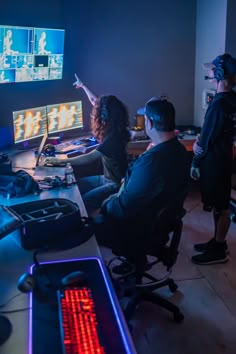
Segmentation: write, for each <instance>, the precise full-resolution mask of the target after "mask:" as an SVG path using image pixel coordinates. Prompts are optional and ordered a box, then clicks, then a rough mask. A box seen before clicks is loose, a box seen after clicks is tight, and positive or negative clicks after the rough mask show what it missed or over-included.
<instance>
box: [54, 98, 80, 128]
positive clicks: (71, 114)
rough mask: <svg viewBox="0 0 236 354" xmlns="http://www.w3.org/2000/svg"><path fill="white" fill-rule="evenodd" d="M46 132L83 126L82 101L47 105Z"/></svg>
mask: <svg viewBox="0 0 236 354" xmlns="http://www.w3.org/2000/svg"><path fill="white" fill-rule="evenodd" d="M47 117H48V133H56V132H61V131H65V130H70V129H75V128H83V112H82V101H76V102H67V103H58V104H53V105H49V106H47Z"/></svg>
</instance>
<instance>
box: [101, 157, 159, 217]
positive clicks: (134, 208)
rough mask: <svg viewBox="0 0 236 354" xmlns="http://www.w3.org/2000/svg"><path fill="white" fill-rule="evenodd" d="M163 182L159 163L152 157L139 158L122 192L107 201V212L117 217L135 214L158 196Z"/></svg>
mask: <svg viewBox="0 0 236 354" xmlns="http://www.w3.org/2000/svg"><path fill="white" fill-rule="evenodd" d="M163 184H164V183H163V179H162V178H161V175H160V173H158V165H157V163H156V162H154V161H153V160H152V159H143V158H139V159H138V160H137V161H136V163H135V166H134V167H133V170H132V172H131V175H130V177H129V179H128V181H127V182H125V185H124V188H123V190H122V192H121V193H120V194H119V193H118V194H117V196H116V198H114V199H112V200H109V201H108V202H107V203H106V205H105V209H106V210H105V212H106V214H107V215H109V216H111V217H113V218H117V219H125V218H128V217H132V216H134V215H135V214H136V213H137V212H138V211H140V210H142V208H144V207H145V206H146V205H147V204H148V203H150V200H152V199H153V198H155V197H158V195H159V194H160V193H161V191H162V190H163Z"/></svg>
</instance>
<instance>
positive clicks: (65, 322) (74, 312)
mask: <svg viewBox="0 0 236 354" xmlns="http://www.w3.org/2000/svg"><path fill="white" fill-rule="evenodd" d="M59 309H60V312H59V314H60V324H61V329H62V338H63V346H64V353H65V354H105V350H104V347H103V346H102V345H101V340H100V338H99V335H98V333H99V331H98V329H99V328H98V321H97V316H96V312H95V306H94V300H93V296H92V292H91V290H90V289H89V288H87V287H82V288H72V289H65V290H63V291H59Z"/></svg>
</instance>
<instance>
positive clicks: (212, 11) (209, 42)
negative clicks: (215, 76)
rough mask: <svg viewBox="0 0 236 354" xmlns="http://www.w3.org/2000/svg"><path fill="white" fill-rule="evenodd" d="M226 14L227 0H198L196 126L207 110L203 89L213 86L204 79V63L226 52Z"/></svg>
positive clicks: (199, 124)
mask: <svg viewBox="0 0 236 354" xmlns="http://www.w3.org/2000/svg"><path fill="white" fill-rule="evenodd" d="M232 1H234V0H232ZM235 14H236V11H234V13H232V14H231V16H232V18H233V17H234V18H235ZM226 15H227V0H197V22H196V63H195V94H194V124H195V125H196V126H202V123H203V118H204V115H205V112H206V110H205V109H204V108H202V93H203V90H204V89H211V88H212V86H211V84H210V83H209V82H208V81H206V80H204V75H207V72H206V70H205V69H204V68H203V63H206V62H211V61H212V60H213V59H214V58H215V57H216V56H217V55H219V54H223V53H224V52H225V40H226V23H227V16H226ZM234 32H235V30H234Z"/></svg>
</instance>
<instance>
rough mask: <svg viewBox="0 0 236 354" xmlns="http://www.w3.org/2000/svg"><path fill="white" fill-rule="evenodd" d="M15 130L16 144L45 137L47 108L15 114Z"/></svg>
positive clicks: (30, 109)
mask: <svg viewBox="0 0 236 354" xmlns="http://www.w3.org/2000/svg"><path fill="white" fill-rule="evenodd" d="M13 128H14V142H15V143H20V142H23V141H26V140H30V139H34V138H38V137H40V136H43V135H44V134H45V132H46V131H47V111H46V106H45V107H36V108H29V109H25V110H21V111H16V112H13Z"/></svg>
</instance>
